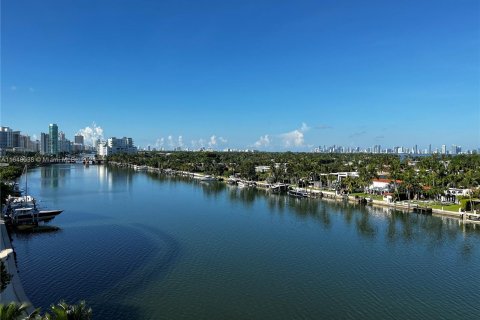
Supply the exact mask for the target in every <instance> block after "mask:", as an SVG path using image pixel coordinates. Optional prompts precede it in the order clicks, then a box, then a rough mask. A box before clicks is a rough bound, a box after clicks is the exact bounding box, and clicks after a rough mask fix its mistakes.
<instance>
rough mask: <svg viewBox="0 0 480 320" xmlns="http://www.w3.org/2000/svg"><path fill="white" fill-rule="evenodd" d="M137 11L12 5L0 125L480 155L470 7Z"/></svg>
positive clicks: (259, 144) (139, 139)
mask: <svg viewBox="0 0 480 320" xmlns="http://www.w3.org/2000/svg"><path fill="white" fill-rule="evenodd" d="M137 3H138V2H129V1H125V2H122V3H118V1H103V2H101V3H98V2H91V1H84V2H82V3H70V4H68V5H66V4H65V3H64V2H63V1H52V0H47V1H42V2H39V1H26V0H25V1H3V2H2V4H1V6H2V10H1V12H2V13H1V14H2V19H1V20H2V22H1V23H2V28H1V30H2V31H1V32H2V62H3V63H2V82H1V91H2V94H1V100H2V111H1V117H2V125H3V126H10V127H13V128H15V127H22V128H24V129H25V128H27V129H28V130H27V131H26V133H28V134H30V135H31V136H33V134H35V135H38V134H39V133H40V132H43V131H44V130H45V129H44V125H45V123H47V124H48V123H52V122H53V123H57V124H59V126H62V127H63V128H68V129H66V130H65V129H64V131H65V133H66V134H67V135H68V136H71V137H72V136H73V135H74V134H75V133H77V132H78V131H79V130H81V128H84V129H86V128H92V126H91V125H90V124H91V123H92V122H96V123H97V125H98V127H100V128H101V129H102V130H103V131H104V132H105V133H107V134H108V136H118V137H120V136H123V135H125V134H128V135H129V136H132V137H133V138H134V139H135V141H136V143H137V144H138V145H140V146H147V145H150V146H152V147H161V144H162V141H163V146H166V147H169V145H177V146H180V145H184V146H188V147H189V148H195V147H198V146H200V145H202V144H203V145H205V146H209V145H210V146H215V147H216V148H218V149H222V148H224V147H230V148H236V149H247V148H248V149H258V150H264V151H287V150H290V151H309V150H311V149H313V148H315V147H318V145H324V144H325V145H333V144H336V145H343V146H351V147H354V146H362V147H368V146H374V145H378V144H380V145H385V146H386V145H388V146H395V145H398V146H403V145H405V144H406V142H410V141H414V142H415V143H414V144H418V145H419V146H428V145H429V144H432V145H436V146H441V145H442V144H445V145H447V146H451V145H453V144H455V145H461V146H462V147H463V148H464V149H477V148H478V147H479V145H480V125H479V123H480V110H479V109H480V97H479V94H478V92H480V80H479V77H478V75H479V74H480V62H479V58H478V57H479V55H480V39H479V38H480V34H479V30H480V28H479V27H480V25H479V24H480V23H479V21H478V15H477V12H478V10H479V9H480V7H479V6H480V4H479V3H478V2H477V1H463V2H461V3H454V2H441V3H439V2H438V1H425V2H422V3H418V2H416V1H415V2H414V1H405V2H402V3H395V4H394V5H392V4H391V3H388V4H387V3H385V4H382V3H375V4H373V3H370V4H369V5H365V3H358V2H354V1H345V2H343V3H336V2H335V3H334V2H329V1H327V2H322V3H317V2H302V4H298V3H297V2H293V1H286V2H282V3H278V2H269V1H264V2H261V3H258V2H249V1H246V2H240V3H223V2H218V1H205V2H202V4H198V3H195V2H193V3H191V4H190V5H187V6H185V5H181V4H178V3H177V2H169V1H164V2H158V3H155V2H142V4H141V5H136V4H137ZM93 5H95V12H94V13H92V12H91V10H90V8H91V6H93ZM412 8H415V10H412ZM445 21H448V23H445ZM33 115H34V116H33ZM162 139H163V140H162Z"/></svg>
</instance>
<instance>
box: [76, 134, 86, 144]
mask: <svg viewBox="0 0 480 320" xmlns="http://www.w3.org/2000/svg"><path fill="white" fill-rule="evenodd" d="M75 143H78V144H84V138H83V136H82V135H81V134H79V135H76V136H75Z"/></svg>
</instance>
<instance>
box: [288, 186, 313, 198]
mask: <svg viewBox="0 0 480 320" xmlns="http://www.w3.org/2000/svg"><path fill="white" fill-rule="evenodd" d="M288 195H289V196H293V197H296V198H306V197H308V192H307V191H305V190H303V189H300V188H295V189H292V190H288Z"/></svg>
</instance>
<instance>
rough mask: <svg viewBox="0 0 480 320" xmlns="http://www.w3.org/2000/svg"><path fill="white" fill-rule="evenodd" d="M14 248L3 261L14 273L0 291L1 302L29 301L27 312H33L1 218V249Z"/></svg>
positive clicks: (10, 272)
mask: <svg viewBox="0 0 480 320" xmlns="http://www.w3.org/2000/svg"><path fill="white" fill-rule="evenodd" d="M5 249H12V250H13V252H12V253H11V254H9V255H8V257H7V258H6V259H5V260H4V261H3V262H4V264H5V267H6V269H7V272H8V273H9V274H10V275H12V279H11V280H10V283H9V284H8V285H7V287H6V288H5V290H4V291H3V292H1V293H0V303H4V304H9V303H10V302H18V303H27V304H28V305H29V306H28V307H27V309H26V310H27V312H28V313H31V312H33V311H34V307H33V305H32V303H31V302H30V300H29V299H28V297H27V295H26V293H25V291H24V289H23V285H22V281H21V280H20V274H19V273H18V269H17V263H16V261H15V250H14V248H13V247H12V243H11V241H10V235H9V234H8V230H7V227H6V225H5V221H3V219H0V250H5Z"/></svg>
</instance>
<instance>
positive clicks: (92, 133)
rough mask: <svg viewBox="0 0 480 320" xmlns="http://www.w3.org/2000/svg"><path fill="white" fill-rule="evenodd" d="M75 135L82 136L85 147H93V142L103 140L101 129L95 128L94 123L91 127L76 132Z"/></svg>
mask: <svg viewBox="0 0 480 320" xmlns="http://www.w3.org/2000/svg"><path fill="white" fill-rule="evenodd" d="M77 135H82V136H83V138H84V141H85V144H87V145H95V142H96V141H97V140H98V139H100V140H103V129H102V128H101V127H100V126H97V124H96V123H95V122H93V123H92V126H87V127H85V128H83V129H80V130H78V132H77Z"/></svg>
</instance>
